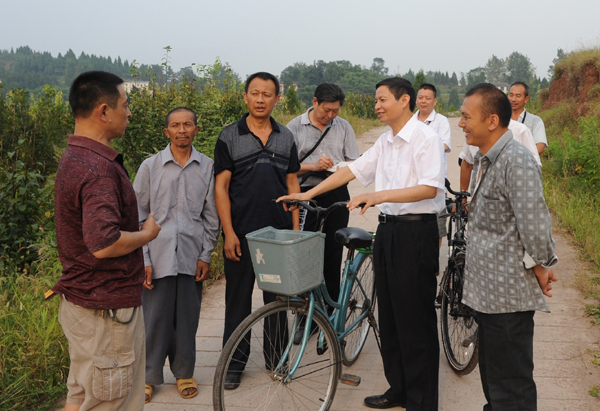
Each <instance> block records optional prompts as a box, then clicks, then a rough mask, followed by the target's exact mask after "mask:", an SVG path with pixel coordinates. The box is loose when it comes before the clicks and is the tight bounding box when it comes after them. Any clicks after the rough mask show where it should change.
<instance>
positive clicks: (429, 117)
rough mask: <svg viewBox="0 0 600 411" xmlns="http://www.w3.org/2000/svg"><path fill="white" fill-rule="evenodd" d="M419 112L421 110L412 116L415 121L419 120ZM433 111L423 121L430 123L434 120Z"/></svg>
mask: <svg viewBox="0 0 600 411" xmlns="http://www.w3.org/2000/svg"><path fill="white" fill-rule="evenodd" d="M420 112H421V110H417V112H416V113H415V114H413V117H415V118H416V119H417V120H419V117H418V116H419V113H420ZM435 114H436V112H435V109H433V110H431V113H429V116H427V118H426V119H425V121H429V122H432V121H433V120H434V119H435ZM425 121H423V123H425Z"/></svg>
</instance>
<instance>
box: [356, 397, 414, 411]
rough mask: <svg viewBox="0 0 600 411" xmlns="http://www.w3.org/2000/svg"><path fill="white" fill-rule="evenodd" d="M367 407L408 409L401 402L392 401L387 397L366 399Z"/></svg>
mask: <svg viewBox="0 0 600 411" xmlns="http://www.w3.org/2000/svg"><path fill="white" fill-rule="evenodd" d="M365 405H366V406H367V407H369V408H379V409H384V408H392V407H402V408H406V404H404V403H402V402H400V401H394V400H390V399H388V398H386V397H385V395H383V394H382V395H371V396H370V397H367V398H365Z"/></svg>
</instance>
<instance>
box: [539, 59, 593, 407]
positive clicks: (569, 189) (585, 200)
mask: <svg viewBox="0 0 600 411" xmlns="http://www.w3.org/2000/svg"><path fill="white" fill-rule="evenodd" d="M599 72H600V49H592V50H584V51H579V52H574V53H571V54H569V55H568V57H567V58H566V59H565V60H562V61H560V62H559V63H558V64H557V66H556V69H555V76H554V78H555V80H554V81H557V84H555V85H553V86H551V88H550V92H549V93H548V92H543V93H542V95H541V98H540V103H541V104H544V103H546V102H547V103H546V104H544V106H545V107H549V106H551V107H549V108H546V109H545V110H542V111H541V112H540V113H539V114H540V116H541V117H542V118H543V120H544V123H545V125H546V132H547V135H548V141H549V149H548V150H547V152H546V153H544V157H545V161H544V167H543V168H542V172H543V176H544V190H545V193H546V201H547V202H548V205H549V207H550V208H551V209H552V211H553V213H554V214H555V215H556V216H557V217H558V219H559V220H560V224H561V226H562V227H564V228H565V229H566V230H567V231H568V232H570V233H571V234H572V235H573V237H574V239H575V241H576V242H577V244H578V246H579V248H580V255H581V256H582V258H583V259H584V260H586V261H588V262H589V264H586V266H585V269H582V270H581V271H580V272H579V273H578V275H577V279H576V286H577V287H578V288H579V289H580V290H581V291H582V293H583V294H584V296H585V297H586V298H589V299H591V300H592V301H594V302H593V303H591V304H589V305H588V306H587V308H586V310H587V313H588V314H589V315H590V316H592V317H593V318H594V320H595V322H596V323H597V324H598V323H600V229H599V227H600V84H599V82H598V73H599ZM594 73H595V74H594ZM594 77H595V79H594ZM556 85H560V87H555V86H556ZM586 89H587V91H586ZM568 90H573V92H572V93H570V94H569V93H568ZM582 90H583V91H582ZM556 101H558V104H556ZM548 103H550V104H548ZM596 358H597V360H593V362H596V364H598V363H600V353H599V354H596ZM590 394H591V395H594V396H600V386H596V387H591V389H590Z"/></svg>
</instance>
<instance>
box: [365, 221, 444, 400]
mask: <svg viewBox="0 0 600 411" xmlns="http://www.w3.org/2000/svg"><path fill="white" fill-rule="evenodd" d="M438 242H439V235H438V228H437V221H435V220H430V221H415V222H394V223H386V224H379V226H378V227H377V235H376V237H375V247H374V254H373V258H374V269H375V284H376V287H377V298H378V305H379V328H380V330H381V356H382V359H383V368H384V371H385V376H386V378H387V381H388V383H389V384H390V388H389V390H388V391H387V392H386V393H385V396H386V397H387V398H388V399H390V400H395V401H399V402H403V403H406V409H407V410H408V411H417V410H418V411H436V410H437V409H438V379H439V352H440V348H439V342H438V333H437V315H436V312H435V306H434V300H435V294H436V288H437V283H436V275H437V272H438V266H439V260H438Z"/></svg>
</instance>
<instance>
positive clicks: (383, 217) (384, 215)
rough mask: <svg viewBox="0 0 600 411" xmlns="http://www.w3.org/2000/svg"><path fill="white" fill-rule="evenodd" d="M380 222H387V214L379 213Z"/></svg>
mask: <svg viewBox="0 0 600 411" xmlns="http://www.w3.org/2000/svg"><path fill="white" fill-rule="evenodd" d="M379 222H380V223H382V224H385V223H387V214H383V213H382V214H379Z"/></svg>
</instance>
